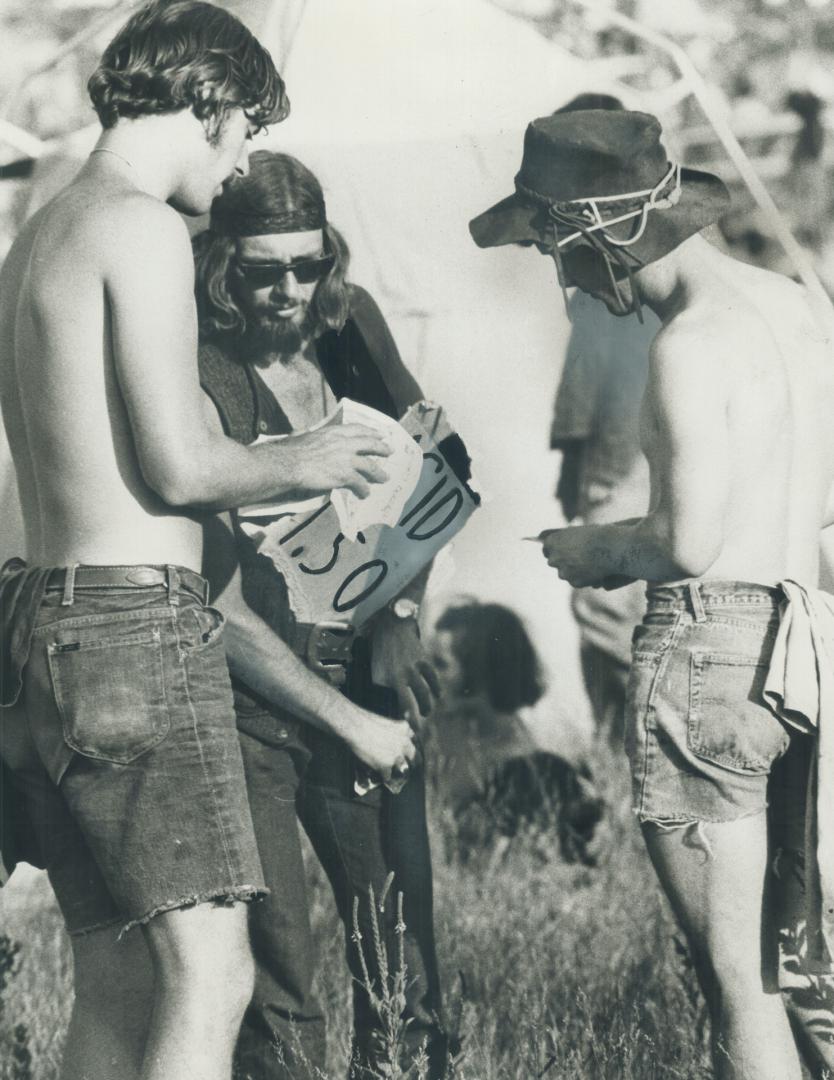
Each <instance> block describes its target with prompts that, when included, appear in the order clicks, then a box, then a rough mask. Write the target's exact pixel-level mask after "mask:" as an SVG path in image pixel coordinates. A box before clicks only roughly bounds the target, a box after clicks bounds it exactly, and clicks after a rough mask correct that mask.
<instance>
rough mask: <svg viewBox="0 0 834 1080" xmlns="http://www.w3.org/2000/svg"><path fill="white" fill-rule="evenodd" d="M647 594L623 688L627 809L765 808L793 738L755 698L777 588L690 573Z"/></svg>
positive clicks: (649, 814)
mask: <svg viewBox="0 0 834 1080" xmlns="http://www.w3.org/2000/svg"><path fill="white" fill-rule="evenodd" d="M646 595H647V600H648V607H647V610H646V614H645V616H644V618H643V622H642V623H641V624H640V625H639V626H638V627H637V628H636V629H635V631H634V637H633V642H632V666H631V673H630V677H629V683H628V690H627V694H626V751H627V753H628V757H629V760H630V762H631V770H632V780H633V793H634V810H635V813H636V814H637V815H638V817H639V819H640V820H641V821H642V822H646V821H653V822H656V823H658V824H670V825H674V824H685V823H692V822H701V821H703V822H710V821H731V820H734V819H736V818H741V817H745V816H748V815H750V814H755V813H759V812H761V811H764V810H765V809H766V808H767V805H768V779H769V776H770V772H771V769H772V768H773V766H774V764H775V763H776V762H777V761H778V760H779V759H780V758H781V757H782V756H783V755H784V754H785V753H786V751H787V750H788V747H789V746H790V744H791V738H792V736H791V734H789V732H788V730H787V728H786V727H785V725H784V724H783V723H782V722H781V721H780V720H778V719H777V718H776V716H775V715H774V713H773V712H772V711H771V710H770V708H768V706H767V705H766V704H765V702H764V699H763V697H762V690H763V688H764V683H765V679H766V676H767V671H768V664H769V661H770V655H771V652H772V650H773V644H774V641H775V637H776V633H777V630H778V629H779V605H780V603H781V601H782V600H783V598H784V597H783V593H782V591H781V590H780V589H778V588H769V587H767V586H764V585H755V584H749V583H746V582H736V581H696V582H691V583H689V584H686V585H675V586H656V587H652V588H649V589H648V590H647V594H646ZM797 737H798V738H802V736H797Z"/></svg>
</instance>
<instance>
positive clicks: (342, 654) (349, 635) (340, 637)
mask: <svg viewBox="0 0 834 1080" xmlns="http://www.w3.org/2000/svg"><path fill="white" fill-rule="evenodd" d="M355 640H356V627H355V626H353V625H352V624H351V623H345V622H337V621H335V620H334V621H328V620H323V621H322V622H318V623H296V624H295V626H294V627H293V631H292V634H291V636H290V641H289V646H290V648H291V649H292V651H293V652H294V653H296V655H298V656H300V657H301V659H302V660H304V662H305V663H306V664H307V666H308V667H309V668H310V670H311V671H315V672H316V673H317V674H319V675H323V676H324V677H325V678H326V679H328V680H329V681H330V682H331V683H333V685H334V686H341V685H342V684H343V683H344V681H345V679H346V677H347V672H346V668H347V665H348V664H349V663H350V662H351V660H352V659H353V643H354V641H355Z"/></svg>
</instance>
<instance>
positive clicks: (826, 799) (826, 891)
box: [763, 580, 834, 970]
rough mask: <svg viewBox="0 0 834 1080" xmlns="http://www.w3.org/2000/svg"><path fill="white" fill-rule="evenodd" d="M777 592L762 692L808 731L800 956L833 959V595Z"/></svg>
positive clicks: (786, 588)
mask: <svg viewBox="0 0 834 1080" xmlns="http://www.w3.org/2000/svg"><path fill="white" fill-rule="evenodd" d="M779 587H780V588H781V589H782V591H783V592H784V594H785V599H784V600H783V601H782V604H781V607H780V618H779V631H778V633H777V636H776V643H775V645H774V647H773V653H772V655H771V658H770V667H769V669H768V673H767V678H766V680H765V686H764V691H763V696H764V698H765V702H766V703H767V704H768V705H769V706H770V708H771V709H772V710H773V712H774V713H775V714H776V715H777V716H778V717H779V718H780V719H781V720H783V721H784V722H785V723H787V724H791V725H792V726H793V727H795V728H798V729H799V730H800V731H804V732H808V733H810V734H815V735H816V739H815V740H814V743H815V745H814V752H813V755H812V761H811V769H810V774H809V777H808V791H807V802H806V814H805V888H806V902H807V935H808V958H809V959H810V960H812V961H817V962H821V963H823V964H825V965H826V968H825V969H826V970H830V964H831V961H832V959H834V597H832V596H829V595H828V594H827V593H824V592H822V590H820V589H806V588H805V587H804V586H803V585H800V584H798V583H797V582H795V581H790V580H785V581H781V582H780V583H779Z"/></svg>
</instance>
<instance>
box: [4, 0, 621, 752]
mask: <svg viewBox="0 0 834 1080" xmlns="http://www.w3.org/2000/svg"><path fill="white" fill-rule="evenodd" d="M230 6H232V5H230ZM234 6H235V8H236V10H237V11H238V13H239V14H241V15H242V16H243V17H244V18H246V17H249V19H250V24H251V25H252V27H253V29H254V30H256V32H258V33H259V36H260V37H261V39H262V40H263V41H264V43H265V44H266V45H267V46H268V47H269V48H270V50H271V52H272V53H273V55H274V56H275V57H276V59H277V60H278V62H279V66H280V67H281V69H282V73H283V74H284V76H285V78H286V81H287V85H288V88H289V92H290V97H291V100H292V114H291V116H290V118H289V120H287V121H286V122H285V123H283V124H282V125H280V126H279V127H276V128H274V129H273V130H272V131H270V132H269V133H268V135H267V136H266V137H265V139H266V142H265V145H268V146H272V147H275V148H281V149H283V150H287V151H289V152H291V153H294V154H296V155H297V156H298V157H300V158H301V159H302V160H303V161H305V163H306V164H308V165H309V166H310V167H312V168H313V169H314V171H315V172H316V173H317V174H318V175H319V177H320V178H321V180H322V182H323V185H324V187H325V190H326V194H327V198H328V207H329V215H330V217H331V219H332V220H333V221H334V222H335V223H336V224H337V225H338V227H339V228H340V229H341V230H342V231H343V233H344V234H345V235H346V236H347V238H348V241H349V243H350V246H351V249H352V251H353V268H352V274H351V276H352V278H353V280H355V281H357V282H359V283H361V284H363V285H365V286H366V287H367V288H369V289H370V291H371V292H372V293H373V294H374V295H375V296H376V298H377V300H378V302H379V303H380V306H381V307H382V309H383V311H384V313H385V314H386V316H387V318H388V319H389V322H390V324H391V327H392V329H393V332H394V336H395V338H396V339H397V341H398V343H399V345H400V348H401V351H402V353H403V355H404V358H405V359H406V362H407V363H408V364H409V366H410V367H411V368H412V370H413V371H414V373H415V375H416V376H417V378H418V379H419V380H420V382H421V383H422V384H423V387H424V390H425V391H426V393H427V395H428V396H430V397H432V398H434V399H436V400H438V401H440V402H442V403H444V404H445V405H446V407H447V409H448V411H449V414H450V416H451V418H452V420H453V422H454V423H456V425H457V427H458V428H459V430H460V431H461V433H462V434H463V436H464V438H465V441H466V443H467V445H468V447H469V449H470V452H471V454H472V456H473V459H474V470H475V476H476V480H477V483H478V485H479V487H480V489H481V491H482V492H483V494H484V496H485V498H484V505H483V507H482V509H481V510H480V511H479V512H478V513H477V514H476V515H475V516H474V517H473V519H472V521H471V522H470V524H469V525H468V527H467V529H466V530H465V531H464V533H463V534H462V535H461V537H459V539H458V540H457V542H456V543H455V547H454V552H453V567H452V566H451V565H450V563H449V562H448V561H447V562H446V563H445V564H444V563H441V566H440V567H439V568H438V572H437V573H436V575H435V578H434V580H433V583H432V594H431V595H432V601H433V604H434V607H435V609H438V608H439V607H441V606H442V605H443V604H444V603H445V602H446V600H447V599H448V598H449V596H450V595H459V594H470V595H474V596H476V597H478V598H480V599H487V600H497V601H500V602H503V603H506V604H508V605H509V606H511V607H513V608H514V609H515V610H516V611H518V612H519V613H520V614H521V615H522V617H523V618H524V619H525V621H526V622H527V624H528V627H529V628H530V630H531V632H532V635H533V638H534V641H535V644H536V646H537V649H538V651H539V653H540V655H541V658H542V661H543V663H544V666H545V668H546V673H547V676H548V680H549V689H548V693H547V695H546V697H545V699H544V700H543V701H542V702H541V703H540V705H539V707H538V713H537V719H536V723H537V730H538V731H539V732H540V734H541V737H542V739H543V741H544V742H546V743H548V744H549V745H551V746H554V747H556V748H561V749H563V750H566V751H567V750H569V749H570V748H574V747H576V746H577V745H578V744H580V743H581V741H582V736H583V735H587V734H588V733H589V731H590V720H589V714H588V707H587V704H586V701H585V696H584V692H583V690H582V688H581V679H580V675H579V670H578V662H577V642H576V632H575V629H574V626H573V622H572V618H571V616H570V613H569V609H568V601H569V590H568V589H567V587H566V586H564V585H563V584H562V583H561V582H559V581H558V579H557V577H556V574H555V573H554V572H553V571H552V570H550V569H549V568H548V567H547V566H546V565H545V563H544V561H543V559H542V557H541V553H540V549H539V547H538V545H537V544H532V543H529V542H525V541H524V540H523V539H522V537H525V536H531V535H535V534H537V533H538V532H539V531H540V530H541V529H542V528H544V527H549V526H553V525H556V524H559V516H558V509H557V505H556V503H555V501H554V499H553V488H554V484H555V477H556V471H557V467H558V462H557V459H556V455H554V454H552V453H551V452H550V451H548V449H547V438H548V429H549V423H550V414H551V407H552V402H553V397H554V393H555V388H556V385H557V381H558V377H559V369H560V362H561V357H562V355H563V350H564V344H565V341H566V337H567V333H568V329H569V326H568V323H567V320H566V317H565V313H564V310H563V307H562V303H561V299H560V295H559V291H558V289H557V287H556V284H555V280H554V272H553V267H552V264H551V263H550V262H549V260H544V259H540V258H538V257H536V256H534V255H533V254H531V253H530V252H529V251H524V250H522V249H518V248H501V249H496V250H494V251H488V252H484V251H480V250H479V249H477V248H476V247H475V245H474V244H473V243H472V241H471V240H470V238H469V234H468V230H467V222H468V220H469V218H470V217H472V216H473V215H474V214H476V213H478V212H479V211H480V210H482V209H484V208H486V207H487V206H488V205H490V204H491V203H492V202H494V201H496V200H497V199H499V198H501V197H502V196H503V195H505V194H508V193H509V192H510V191H511V190H512V181H513V176H514V174H515V171H516V170H517V168H518V164H519V160H520V153H521V143H522V135H523V131H524V128H525V125H526V123H527V122H528V121H529V120H530V119H531V118H532V117H534V116H539V115H543V114H546V113H548V112H550V111H552V110H553V109H555V108H557V107H558V106H559V105H561V104H562V103H564V102H565V101H566V100H568V99H569V98H570V97H572V96H573V95H574V94H576V93H578V92H580V91H582V90H586V89H591V88H594V89H600V86H599V80H598V79H596V78H595V77H594V76H593V75H592V74H591V73H590V71H589V69H588V68H587V67H586V66H584V65H582V64H581V63H580V62H579V61H577V60H576V59H574V58H572V57H570V56H569V55H567V54H566V53H564V52H563V51H562V50H560V49H559V48H557V47H555V46H554V45H552V44H550V43H548V42H547V41H546V40H545V39H544V38H543V37H541V36H540V35H539V34H538V33H536V32H535V31H534V30H533V29H532V28H531V27H530V26H529V25H527V24H525V23H524V22H522V21H521V20H519V19H518V18H516V17H514V16H512V15H510V14H508V13H507V12H505V11H503V10H500V9H499V8H497V7H495V6H493V5H492V4H490V3H489V2H487V0H396V3H391V2H390V0H360V2H358V3H352V4H347V3H345V2H344V0H275V2H274V3H270V4H263V3H253V4H251V5H246V4H240V3H239V4H236V5H234ZM590 79H593V82H594V85H593V87H592V86H591V84H590V81H589V80H590ZM95 135H96V129H95V128H92V129H89V130H85V131H82V132H78V133H76V134H75V135H74V136H73V137H72V138H70V139H68V140H67V142H66V143H65V144H64V145H63V146H61V147H60V149H59V152H58V153H56V154H54V155H50V156H48V157H45V158H44V159H42V160H41V161H40V162H39V163H38V168H37V170H36V175H35V179H34V183H33V191H32V199H31V204H30V209H33V208H34V207H35V206H37V205H40V204H41V203H42V202H43V201H45V199H46V198H48V197H49V196H50V195H51V194H52V192H53V191H54V190H56V189H58V188H59V187H61V186H62V185H63V183H64V182H65V181H66V179H68V177H69V175H71V173H72V171H73V170H74V169H75V168H77V165H78V162H79V161H80V160H82V159H83V157H84V156H85V155H86V153H87V152H88V150H89V148H90V146H91V145H92V141H93V140H94V138H95ZM4 484H5V485H8V465H7V466H6V469H5V480H4ZM4 505H6V504H5V503H4ZM13 532H14V527H13V525H12V518H11V516H8V517H7V520H6V522H5V523H4V526H3V528H2V533H0V543H2V544H3V547H4V548H5V549H6V550H8V546H9V545H10V544H11V545H13V546H16V545H14V540H15V538H14V536H13V535H11V534H13Z"/></svg>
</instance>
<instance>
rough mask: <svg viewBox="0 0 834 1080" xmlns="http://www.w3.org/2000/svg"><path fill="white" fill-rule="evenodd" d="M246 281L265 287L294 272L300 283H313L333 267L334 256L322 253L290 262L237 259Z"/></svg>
mask: <svg viewBox="0 0 834 1080" xmlns="http://www.w3.org/2000/svg"><path fill="white" fill-rule="evenodd" d="M235 262H236V263H237V268H238V270H239V271H240V273H241V275H242V276H243V279H244V281H245V282H246V284H247V285H249V286H250V287H251V288H253V289H265V288H267V286H270V285H277V284H278V282H279V281H281V280H282V279H283V278H284V277H285V276H286V275H287V274H292V275H293V277H294V278H295V280H296V281H297V282H298V284H299V285H311V284H312V283H313V282H314V281H319V280H320V279H321V278H322V277H324V275H325V274H326V273H327V272H328V271H329V270H330V269H331V268H332V266H333V262H334V256H333V255H332V254H327V255H320V256H318V257H317V258H313V259H292V260H291V261H290V262H241V260H240V259H235Z"/></svg>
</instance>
